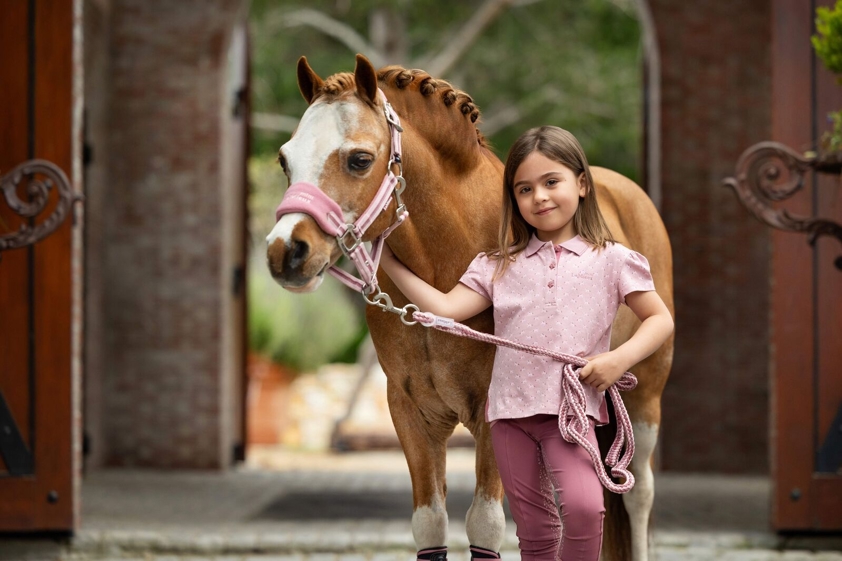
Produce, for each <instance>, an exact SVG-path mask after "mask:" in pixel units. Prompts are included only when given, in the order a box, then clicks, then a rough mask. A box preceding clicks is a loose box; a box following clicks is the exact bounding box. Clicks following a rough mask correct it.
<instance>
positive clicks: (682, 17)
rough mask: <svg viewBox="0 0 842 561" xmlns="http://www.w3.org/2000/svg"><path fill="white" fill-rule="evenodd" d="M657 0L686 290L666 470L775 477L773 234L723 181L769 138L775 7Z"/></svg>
mask: <svg viewBox="0 0 842 561" xmlns="http://www.w3.org/2000/svg"><path fill="white" fill-rule="evenodd" d="M648 2H649V6H650V9H651V11H652V14H653V16H654V20H655V25H656V28H657V35H658V37H657V41H658V45H659V54H660V59H661V80H660V84H661V124H662V127H661V133H660V134H661V182H662V183H661V186H662V187H661V193H662V208H661V212H662V215H663V217H664V221H665V223H666V226H667V229H668V231H669V233H670V239H671V241H672V246H673V253H674V271H675V287H676V288H675V307H676V347H675V361H674V365H673V369H672V374H671V377H670V381H669V383H668V384H667V388H666V391H665V394H664V399H663V422H662V429H661V436H662V440H661V444H662V447H661V455H660V458H661V467H662V469H665V470H677V471H724V472H766V471H767V470H768V458H767V451H768V392H769V382H768V372H769V364H768V362H769V333H768V332H769V316H768V308H769V274H770V271H769V256H770V249H769V244H770V234H769V232H768V230H767V229H766V228H765V227H764V226H761V225H760V224H759V223H757V222H756V221H755V220H754V219H753V218H752V217H751V216H750V215H749V214H748V212H747V211H745V210H744V209H743V208H742V207H741V206H740V205H739V204H738V202H737V199H736V197H735V196H734V194H733V193H732V192H731V191H730V190H727V189H726V188H724V187H722V185H721V183H722V179H723V178H725V177H727V176H730V175H733V174H734V169H735V166H736V163H737V159H738V158H739V156H740V154H741V153H742V152H743V150H745V149H746V148H748V147H749V146H751V145H752V144H754V143H756V142H759V141H761V140H767V139H769V137H770V134H771V59H770V57H771V54H770V41H771V37H770V34H771V8H770V6H769V3H768V2H767V1H765V0H733V1H729V2H678V1H675V0H648Z"/></svg>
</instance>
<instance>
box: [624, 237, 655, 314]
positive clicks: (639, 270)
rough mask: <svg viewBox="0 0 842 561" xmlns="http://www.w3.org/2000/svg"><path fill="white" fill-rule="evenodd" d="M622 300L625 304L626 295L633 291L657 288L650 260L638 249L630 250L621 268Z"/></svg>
mask: <svg viewBox="0 0 842 561" xmlns="http://www.w3.org/2000/svg"><path fill="white" fill-rule="evenodd" d="M618 290H619V293H620V301H621V302H623V303H624V304H625V302H626V295H628V294H631V293H632V292H638V291H648V290H655V283H654V281H653V280H652V272H651V271H650V270H649V261H648V260H647V259H646V258H645V257H644V256H642V255H641V254H639V253H638V252H636V251H631V250H630V251H629V254H628V255H627V256H626V261H625V263H623V267H622V268H621V269H620V279H619V282H618Z"/></svg>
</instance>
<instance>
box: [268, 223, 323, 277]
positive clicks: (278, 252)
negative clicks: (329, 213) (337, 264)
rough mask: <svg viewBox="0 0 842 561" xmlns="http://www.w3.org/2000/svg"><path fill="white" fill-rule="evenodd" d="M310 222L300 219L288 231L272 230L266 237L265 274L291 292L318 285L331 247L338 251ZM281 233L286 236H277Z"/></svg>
mask: <svg viewBox="0 0 842 561" xmlns="http://www.w3.org/2000/svg"><path fill="white" fill-rule="evenodd" d="M310 222H311V221H309V220H302V221H300V222H299V223H298V224H296V226H295V227H294V228H292V229H291V230H292V231H291V232H290V231H289V230H287V231H286V232H279V231H273V234H270V236H269V237H268V238H267V244H268V245H267V248H266V261H267V265H268V266H269V273H270V274H271V275H272V278H274V279H275V281H277V282H278V284H280V285H281V286H282V287H284V288H285V289H287V290H291V291H293V292H310V291H313V290H315V289H316V288H318V287H319V285H320V284H321V281H322V279H323V278H324V273H325V271H326V269H327V267H328V265H329V264H330V262H331V259H332V257H333V255H332V254H333V253H334V250H336V253H338V248H337V246H336V241H335V240H334V239H333V238H332V237H330V236H327V235H325V234H324V233H323V232H322V231H321V230H320V229H319V228H318V226H317V225H315V223H313V224H310ZM280 230H283V228H282V227H281V228H280ZM283 233H285V234H286V235H279V234H283ZM337 257H338V255H337Z"/></svg>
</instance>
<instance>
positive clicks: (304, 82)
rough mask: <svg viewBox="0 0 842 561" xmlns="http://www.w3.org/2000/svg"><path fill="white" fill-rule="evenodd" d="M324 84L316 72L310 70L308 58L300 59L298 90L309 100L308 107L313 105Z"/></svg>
mask: <svg viewBox="0 0 842 561" xmlns="http://www.w3.org/2000/svg"><path fill="white" fill-rule="evenodd" d="M323 85H324V82H323V81H322V79H321V78H319V75H318V74H316V72H315V71H314V70H313V69H312V68H310V65H309V64H308V63H307V57H306V56H303V57H301V58H299V59H298V89H299V90H301V95H303V96H304V99H305V100H307V105H310V104H311V103H313V98H314V97H316V93H318V91H319V90H320V89H321V88H322V86H323Z"/></svg>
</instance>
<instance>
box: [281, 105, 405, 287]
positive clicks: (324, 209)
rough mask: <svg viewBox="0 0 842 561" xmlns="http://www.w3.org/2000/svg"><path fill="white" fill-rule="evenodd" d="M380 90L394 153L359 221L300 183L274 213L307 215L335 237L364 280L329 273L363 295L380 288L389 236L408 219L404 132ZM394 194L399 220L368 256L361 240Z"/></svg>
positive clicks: (333, 270) (333, 269)
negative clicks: (379, 270)
mask: <svg viewBox="0 0 842 561" xmlns="http://www.w3.org/2000/svg"><path fill="white" fill-rule="evenodd" d="M377 91H378V92H379V93H380V97H382V98H383V106H384V108H383V112H384V114H385V115H386V121H387V122H388V123H389V132H390V135H391V141H392V146H391V148H392V151H391V155H390V156H391V157H390V159H389V164H388V166H387V171H386V177H384V178H383V182H382V183H381V184H380V188H379V189H378V190H377V193H376V194H375V195H374V199H373V200H372V201H371V203H370V204H369V205H368V208H367V209H365V211H364V212H363V213H362V214H361V215H360V217H359V218H357V220H356V222H354V223H353V224H350V223H348V222H346V221H345V218H344V213H343V212H342V209H341V208H340V207H339V205H338V204H337V203H336V201H334V200H333V199H331V198H330V197H328V196H327V195H326V194H325V193H324V191H322V190H321V189H319V188H318V187H316V186H315V185H312V184H310V183H306V182H304V181H299V182H298V183H293V184H292V185H290V186H289V189H287V192H286V193H285V194H284V198H283V199H282V200H281V204H280V205H279V206H278V209H277V210H276V211H275V220H276V221H278V220H280V219H281V217H282V216H283V215H285V214H290V213H293V212H302V213H304V214H307V215H309V216H310V217H312V218H313V220H315V221H316V223H317V224H318V225H319V227H320V228H321V229H322V230H324V231H325V232H327V233H328V234H331V235H333V236H335V237H336V241H337V243H338V244H339V248H340V249H342V253H344V254H345V255H346V256H348V258H349V259H351V261H353V262H354V265H356V267H357V271H359V273H360V277H362V278H361V279H358V278H357V277H355V276H353V275H351V274H350V273H347V272H345V271H343V270H342V269H340V268H338V267H336V266H333V265H332V266H331V267H330V268H329V269H328V273H330V274H331V275H333V276H334V277H336V278H337V279H338V280H339V281H340V282H342V283H343V284H345V285H346V286H348V287H350V288H353V289H354V290H357V291H360V292H362V293H363V294H371V293H373V292H374V291H375V290H376V289H377V288H378V287H377V267H378V265H379V264H380V256H381V254H382V250H383V244H384V243H385V241H386V238H387V237H388V236H389V234H391V233H392V231H393V230H394V229H395V228H397V227H398V226H400V225H401V224H402V223H403V221H404V220H406V218H407V217H408V216H409V213H408V212H407V210H406V206H405V205H404V204H403V201H402V200H401V194H402V193H403V191H404V189H405V188H406V181H405V180H404V178H403V163H402V161H401V132H403V128H402V127H401V121H400V119H399V118H398V115H397V113H395V111H394V109H392V106H391V105H390V104H389V101H388V100H387V99H386V94H384V93H383V90H379V89H378V90H377ZM393 165H397V166H398V175H395V174H394V173H393V172H392V166H393ZM393 193H394V196H395V200H396V202H397V210H396V211H395V213H396V215H397V220H396V221H395V222H394V223H393V224H392V225H391V226H389V227H388V228H387V229H386V230H385V231H384V232H383V233H382V234H380V235H379V236H377V237H376V238H375V239H374V240H373V241H372V242H371V249H372V251H371V253H369V251H368V248H366V246H365V244H364V243H363V239H362V238H363V236H364V235H365V232H366V230H368V228H369V227H370V226H371V224H372V223H373V222H374V221H375V219H377V217H378V216H379V215H380V213H382V212H383V211H384V210H386V208H387V207H388V206H389V204H390V203H391V202H392V194H393Z"/></svg>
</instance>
